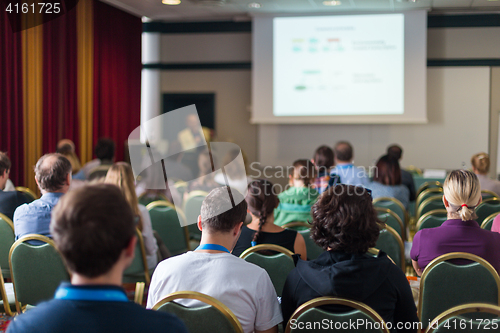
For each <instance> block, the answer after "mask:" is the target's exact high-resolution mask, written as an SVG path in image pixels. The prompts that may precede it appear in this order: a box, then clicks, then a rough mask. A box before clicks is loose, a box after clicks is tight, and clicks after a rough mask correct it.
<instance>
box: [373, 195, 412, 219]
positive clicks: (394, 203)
mask: <svg viewBox="0 0 500 333" xmlns="http://www.w3.org/2000/svg"><path fill="white" fill-rule="evenodd" d="M373 206H374V207H380V208H385V209H390V210H392V211H393V212H394V213H396V214H397V215H398V216H399V218H400V219H401V221H403V224H404V225H405V226H407V225H408V222H409V216H408V211H407V210H406V208H405V206H403V204H402V203H401V201H399V200H398V199H396V198H389V197H381V198H377V199H374V200H373Z"/></svg>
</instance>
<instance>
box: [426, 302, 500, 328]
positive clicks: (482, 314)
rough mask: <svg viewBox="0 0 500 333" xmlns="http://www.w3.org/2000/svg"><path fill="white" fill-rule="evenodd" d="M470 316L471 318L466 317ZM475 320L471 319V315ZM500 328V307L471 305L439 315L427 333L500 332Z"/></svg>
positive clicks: (454, 308) (460, 306) (480, 304)
mask: <svg viewBox="0 0 500 333" xmlns="http://www.w3.org/2000/svg"><path fill="white" fill-rule="evenodd" d="M464 314H469V316H467V317H466V316H464ZM471 314H472V315H473V317H474V318H475V319H471V318H470V315H471ZM498 328H500V307H498V306H495V305H491V304H485V303H471V304H465V305H459V306H456V307H453V308H451V309H449V310H447V311H445V312H443V313H441V314H440V315H438V316H437V317H436V318H434V320H433V321H432V323H431V324H430V325H429V330H428V331H427V333H443V332H447V333H450V332H456V333H476V332H490V331H491V330H494V331H498Z"/></svg>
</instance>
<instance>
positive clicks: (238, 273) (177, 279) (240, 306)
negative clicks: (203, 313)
mask: <svg viewBox="0 0 500 333" xmlns="http://www.w3.org/2000/svg"><path fill="white" fill-rule="evenodd" d="M236 192H237V191H235V190H233V191H230V190H229V188H228V187H219V188H216V189H214V190H212V192H210V193H209V194H208V196H207V197H206V198H205V200H204V201H203V204H202V206H201V216H199V217H198V228H199V229H200V230H201V232H202V236H201V243H200V246H199V247H198V248H197V249H196V250H194V251H192V252H188V253H185V254H183V255H180V256H176V257H172V258H169V259H167V260H164V261H162V262H161V263H160V264H158V266H157V268H156V270H155V272H154V274H153V278H152V280H151V285H150V287H149V294H148V302H147V307H148V308H152V307H153V306H154V305H155V304H156V303H157V302H159V301H160V300H161V299H162V298H164V297H165V296H166V295H168V294H170V293H172V292H176V291H186V290H190V291H197V292H201V293H204V294H207V295H209V296H212V297H214V298H216V299H218V300H219V301H221V302H222V303H224V304H225V305H226V306H227V307H228V308H229V309H230V310H231V311H232V312H233V313H234V314H235V316H236V317H237V318H238V320H239V321H240V323H241V326H242V327H243V331H244V332H245V333H251V332H257V333H277V332H278V327H277V325H278V324H279V323H280V322H282V321H283V317H282V315H281V311H280V308H279V304H278V300H277V297H276V292H275V290H274V287H273V285H272V282H271V279H270V278H269V275H268V274H267V272H266V271H265V270H263V269H262V268H260V267H258V266H257V265H254V264H251V263H248V262H246V261H244V260H243V259H240V258H237V257H235V256H233V255H232V254H231V253H230V251H232V249H233V247H234V245H235V244H236V241H237V240H238V237H239V235H240V232H241V227H242V226H243V221H244V220H245V217H246V213H247V203H246V202H245V200H244V199H243V196H242V195H241V194H240V193H236ZM221 207H222V209H221ZM227 207H229V209H226V208H227ZM179 302H180V303H181V304H182V305H184V306H188V307H194V306H201V305H203V304H202V303H200V302H199V301H195V300H188V299H186V300H181V301H179Z"/></svg>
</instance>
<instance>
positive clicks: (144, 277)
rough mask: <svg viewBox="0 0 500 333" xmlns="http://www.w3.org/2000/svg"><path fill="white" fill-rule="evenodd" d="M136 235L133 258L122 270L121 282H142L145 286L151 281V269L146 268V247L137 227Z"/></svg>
mask: <svg viewBox="0 0 500 333" xmlns="http://www.w3.org/2000/svg"><path fill="white" fill-rule="evenodd" d="M135 235H136V236H137V243H136V245H135V249H134V260H132V263H131V264H130V266H129V267H128V268H127V269H126V270H125V271H124V272H123V283H137V282H144V283H146V285H147V286H149V283H150V282H151V274H152V271H153V270H154V268H153V269H152V271H151V272H150V270H149V269H148V262H147V259H146V249H145V247H144V239H143V238H142V233H141V231H140V230H139V229H137V228H136V229H135Z"/></svg>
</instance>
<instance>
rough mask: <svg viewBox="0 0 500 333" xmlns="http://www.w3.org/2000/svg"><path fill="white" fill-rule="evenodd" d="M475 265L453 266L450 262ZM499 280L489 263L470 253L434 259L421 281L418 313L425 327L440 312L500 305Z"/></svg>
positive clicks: (449, 254)
mask: <svg viewBox="0 0 500 333" xmlns="http://www.w3.org/2000/svg"><path fill="white" fill-rule="evenodd" d="M451 259H467V260H471V261H472V263H469V264H465V265H457V264H453V263H451V262H450V261H448V260H451ZM499 300H500V278H499V277H498V274H497V272H496V271H495V269H494V268H493V266H491V265H490V264H489V263H488V262H487V261H486V260H484V259H482V258H480V257H478V256H475V255H473V254H470V253H463V252H453V253H448V254H445V255H442V256H440V257H438V258H436V259H434V260H433V261H432V262H431V263H429V265H427V266H426V267H425V270H424V273H423V274H422V278H421V279H420V295H419V301H418V313H419V316H420V321H421V322H422V324H423V325H424V326H426V325H428V324H429V322H430V321H431V320H432V319H434V318H435V317H436V316H438V315H439V314H440V313H442V312H444V311H446V310H448V309H451V308H452V307H454V306H458V305H463V304H467V303H487V304H493V305H498V304H499Z"/></svg>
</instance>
